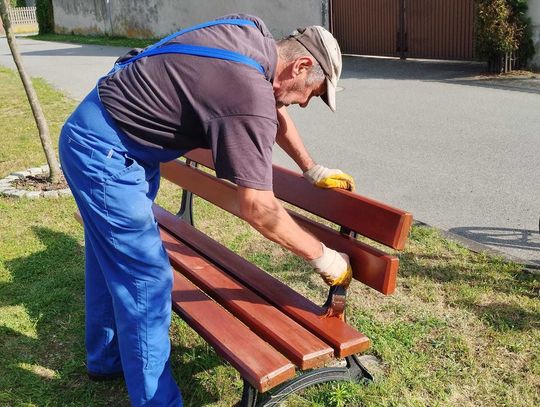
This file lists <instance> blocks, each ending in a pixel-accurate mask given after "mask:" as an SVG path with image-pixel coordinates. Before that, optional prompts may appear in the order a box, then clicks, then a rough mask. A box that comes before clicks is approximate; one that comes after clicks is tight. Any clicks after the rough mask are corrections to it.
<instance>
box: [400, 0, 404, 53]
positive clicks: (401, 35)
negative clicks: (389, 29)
mask: <svg viewBox="0 0 540 407" xmlns="http://www.w3.org/2000/svg"><path fill="white" fill-rule="evenodd" d="M399 3H400V4H399V58H400V59H405V58H406V57H405V46H406V42H405V36H406V33H405V7H406V6H405V0H400V2H399Z"/></svg>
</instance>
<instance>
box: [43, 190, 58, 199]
mask: <svg viewBox="0 0 540 407" xmlns="http://www.w3.org/2000/svg"><path fill="white" fill-rule="evenodd" d="M43 197H44V198H58V191H44V192H43Z"/></svg>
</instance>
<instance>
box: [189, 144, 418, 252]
mask: <svg viewBox="0 0 540 407" xmlns="http://www.w3.org/2000/svg"><path fill="white" fill-rule="evenodd" d="M186 157H188V158H189V159H192V160H193V161H196V162H198V163H200V164H202V165H204V166H206V167H209V168H214V164H213V161H212V157H211V155H210V150H204V149H196V150H193V151H191V152H189V153H188V154H187V155H186ZM273 185H274V194H275V195H276V197H278V198H279V199H282V200H284V201H286V202H289V203H290V204H292V205H295V206H297V207H300V208H303V209H305V210H307V211H309V212H311V213H313V214H315V215H317V216H320V217H322V218H324V219H327V220H329V221H331V222H334V223H336V224H338V225H341V226H345V227H347V228H348V229H351V230H354V231H356V232H358V233H360V234H361V235H363V236H366V237H369V238H370V239H373V240H375V241H377V242H379V243H382V244H385V245H387V246H390V247H392V248H394V249H398V250H402V249H403V248H404V247H405V242H406V241H407V237H408V235H409V231H410V228H411V225H412V220H413V218H412V215H411V214H410V213H408V212H405V211H402V210H401V209H397V208H394V207H392V206H389V205H386V204H384V203H382V202H378V201H376V200H373V199H370V198H367V197H364V196H361V195H358V194H356V193H352V192H349V191H344V190H342V189H321V188H316V187H313V186H312V185H310V184H309V183H308V182H306V181H305V180H304V179H303V177H302V175H301V174H298V173H295V172H293V171H290V170H288V169H286V168H282V167H279V166H277V165H274V184H273ZM336 208H339V210H336Z"/></svg>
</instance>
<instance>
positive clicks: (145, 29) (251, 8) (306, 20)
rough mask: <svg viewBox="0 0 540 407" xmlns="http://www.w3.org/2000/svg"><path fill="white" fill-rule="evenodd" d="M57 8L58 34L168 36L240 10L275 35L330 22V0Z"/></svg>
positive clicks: (162, 0)
mask: <svg viewBox="0 0 540 407" xmlns="http://www.w3.org/2000/svg"><path fill="white" fill-rule="evenodd" d="M53 6H54V20H55V31H56V32H58V33H71V32H73V33H76V34H109V35H120V36H127V37H141V38H144V37H163V36H165V35H167V34H169V33H171V32H174V31H176V30H179V29H181V28H185V27H189V26H191V25H193V24H196V23H200V22H203V21H206V20H209V19H213V18H215V17H219V16H221V15H224V14H229V13H235V12H244V13H248V14H254V15H257V16H259V17H261V18H262V19H263V20H264V21H265V23H266V24H267V25H268V27H269V28H270V30H271V31H272V34H273V35H274V36H276V37H281V36H284V35H287V34H289V33H290V32H291V31H292V30H293V29H295V28H297V27H300V26H305V25H312V24H318V25H324V26H328V0H295V1H290V0H197V1H189V0H148V1H142V0H53Z"/></svg>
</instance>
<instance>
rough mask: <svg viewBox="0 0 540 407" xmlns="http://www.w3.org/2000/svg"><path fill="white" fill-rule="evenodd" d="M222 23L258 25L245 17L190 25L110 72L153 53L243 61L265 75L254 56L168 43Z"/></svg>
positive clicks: (116, 65) (121, 63) (119, 64)
mask: <svg viewBox="0 0 540 407" xmlns="http://www.w3.org/2000/svg"><path fill="white" fill-rule="evenodd" d="M220 24H231V25H239V26H251V27H257V25H256V24H255V23H254V22H253V21H251V20H244V19H222V20H214V21H208V22H206V23H202V24H199V25H195V26H193V27H189V28H186V29H184V30H181V31H178V32H175V33H173V34H171V35H169V36H167V37H165V38H163V39H162V40H160V41H159V42H156V43H155V44H153V45H151V46H149V47H148V48H146V49H144V50H143V51H142V52H141V53H139V54H137V55H135V56H133V57H132V58H130V59H128V60H127V61H123V62H119V63H116V64H115V66H114V68H113V69H112V71H111V72H109V74H112V73H114V72H117V71H118V70H120V69H122V68H124V67H125V66H126V65H129V64H131V63H132V62H135V61H136V60H138V59H141V58H145V57H149V56H152V55H160V54H187V55H194V56H200V57H207V58H217V59H224V60H227V61H233V62H238V63H242V64H245V65H248V66H251V67H252V68H255V69H257V70H258V71H259V72H260V73H262V74H263V75H265V71H264V68H263V67H262V66H261V64H259V63H258V62H257V61H255V60H254V59H253V58H250V57H248V56H246V55H243V54H240V53H238V52H234V51H229V50H225V49H219V48H211V47H204V46H199V45H191V44H169V45H166V44H167V43H168V42H169V41H171V40H172V39H174V38H176V37H178V36H180V35H183V34H186V33H188V32H191V31H195V30H199V29H201V28H206V27H212V26H214V25H220ZM265 76H266V75H265ZM267 79H268V78H267Z"/></svg>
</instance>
